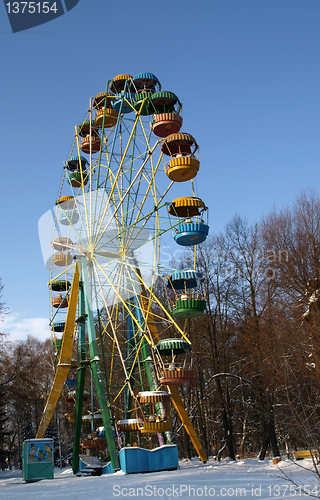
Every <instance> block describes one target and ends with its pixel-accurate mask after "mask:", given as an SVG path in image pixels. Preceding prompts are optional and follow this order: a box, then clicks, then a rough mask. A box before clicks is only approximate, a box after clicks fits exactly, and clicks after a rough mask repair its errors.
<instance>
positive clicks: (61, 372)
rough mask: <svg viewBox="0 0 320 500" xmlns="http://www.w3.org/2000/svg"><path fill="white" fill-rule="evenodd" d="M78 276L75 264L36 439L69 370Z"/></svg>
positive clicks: (44, 430) (48, 422)
mask: <svg viewBox="0 0 320 500" xmlns="http://www.w3.org/2000/svg"><path fill="white" fill-rule="evenodd" d="M79 276H80V268H79V264H78V263H76V266H75V271H74V275H73V280H72V286H71V292H70V297H69V304H68V313H67V319H66V324H65V327H64V332H63V338H62V345H61V351H60V357H59V362H58V365H57V370H56V374H55V377H54V381H53V384H52V387H51V391H50V394H49V397H48V400H47V404H46V406H45V409H44V410H43V414H42V418H41V422H40V425H39V428H38V432H37V436H36V437H37V438H44V437H45V434H46V432H47V429H48V426H49V424H50V421H51V419H52V415H53V412H54V410H55V408H56V405H57V402H58V400H59V397H60V394H61V391H62V388H63V386H64V384H65V382H66V380H67V376H68V373H69V370H70V366H71V356H72V348H73V339H74V325H75V319H76V311H77V303H78V292H79Z"/></svg>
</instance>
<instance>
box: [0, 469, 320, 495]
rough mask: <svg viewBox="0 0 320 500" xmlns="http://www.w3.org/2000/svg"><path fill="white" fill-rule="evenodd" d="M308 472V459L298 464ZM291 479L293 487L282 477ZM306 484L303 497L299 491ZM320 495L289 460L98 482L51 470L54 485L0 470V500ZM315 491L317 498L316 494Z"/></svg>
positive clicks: (116, 476) (313, 481)
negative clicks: (53, 475) (31, 481)
mask: <svg viewBox="0 0 320 500" xmlns="http://www.w3.org/2000/svg"><path fill="white" fill-rule="evenodd" d="M299 465H301V466H302V467H309V468H312V463H311V460H306V459H305V460H302V461H299ZM281 471H283V472H284V473H285V474H286V475H288V476H290V477H291V478H292V479H293V480H294V481H295V482H296V484H297V485H298V487H296V486H294V485H293V484H292V483H290V482H289V481H287V480H286V479H285V476H284V475H283V473H282V472H281ZM301 485H304V488H305V491H306V492H307V495H306V494H305V493H304V492H303V488H302V486H301ZM308 492H310V493H312V494H316V495H315V496H318V495H319V496H320V484H319V483H318V481H317V478H316V476H315V475H314V474H312V473H311V472H309V471H307V470H305V469H304V468H301V467H298V466H297V465H296V464H295V463H293V462H292V461H289V460H283V461H282V462H281V463H280V464H279V465H278V466H276V465H273V463H272V460H266V461H264V462H259V461H258V460H241V461H237V462H232V461H231V462H220V463H218V462H213V461H212V459H210V460H209V462H207V464H202V463H201V462H198V460H193V461H181V462H180V469H179V470H176V471H168V472H157V473H150V474H134V475H132V474H131V475H125V474H124V473H123V472H118V473H116V474H111V475H104V476H100V477H76V476H74V475H73V474H72V471H71V469H69V468H68V469H63V470H60V469H55V478H54V479H53V480H43V481H39V482H37V483H29V484H26V483H24V482H23V481H22V479H21V471H0V499H1V500H18V499H19V500H40V499H45V500H60V499H66V500H108V499H116V498H127V497H131V498H132V497H147V498H164V499H171V498H182V499H189V498H198V497H207V498H210V497H211V498H213V497H220V498H238V497H246V498H250V499H253V498H255V499H258V498H259V499H261V500H263V499H270V498H273V499H275V498H282V499H292V498H294V497H296V498H307V497H310V498H313V496H311V495H310V494H308ZM318 492H319V493H318Z"/></svg>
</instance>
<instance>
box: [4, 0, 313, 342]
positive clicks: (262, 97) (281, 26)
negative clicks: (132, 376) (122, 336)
mask: <svg viewBox="0 0 320 500" xmlns="http://www.w3.org/2000/svg"><path fill="white" fill-rule="evenodd" d="M319 26H320V0H211V1H207V0H199V1H195V2H191V1H190V0H185V1H182V0H174V1H171V0H170V1H169V0H161V1H158V2H155V1H150V0H148V1H145V0H140V1H139V0H138V1H136V2H132V1H129V0H124V1H122V2H120V3H119V2H114V1H113V2H111V1H109V0H80V2H79V4H78V5H77V6H76V7H75V8H74V9H73V10H71V11H70V12H69V13H68V14H66V15H64V16H62V17H60V18H59V19H57V20H54V21H52V22H50V23H47V24H45V25H43V26H40V27H37V28H33V29H31V30H28V31H24V32H21V33H16V34H12V33H11V29H10V25H9V21H8V19H7V16H6V11H5V7H4V5H3V3H1V4H0V43H1V51H0V53H1V55H0V61H1V66H0V67H1V83H0V92H1V115H2V119H1V125H0V127H1V133H0V144H1V152H0V162H1V196H0V207H1V222H0V227H1V247H0V255H1V264H0V276H1V278H2V280H3V283H4V285H5V288H4V293H3V299H4V300H5V302H6V304H7V306H8V307H9V308H10V310H11V315H10V316H9V317H8V323H7V324H6V325H5V328H6V329H7V331H12V332H14V334H12V337H11V338H12V339H14V338H18V337H20V338H23V337H24V336H25V334H26V333H30V332H32V331H33V332H34V333H36V334H38V335H40V336H41V335H42V334H43V335H45V332H44V331H43V325H45V324H47V322H48V317H49V314H50V309H49V296H48V293H47V281H48V273H47V270H46V269H45V267H44V264H43V260H42V256H41V251H40V245H39V240H38V234H37V222H38V219H39V218H40V216H41V215H42V214H43V213H44V212H45V211H46V210H48V209H49V208H51V207H52V206H53V204H54V201H55V199H56V198H57V196H58V190H59V186H60V181H61V176H62V166H63V161H64V160H65V159H66V158H67V156H68V154H69V151H70V147H71V144H72V140H73V134H74V126H75V125H76V124H78V123H80V122H81V121H82V119H83V118H84V116H85V115H86V111H87V108H88V104H89V98H90V96H93V95H96V94H97V93H98V92H100V91H102V90H104V89H105V84H106V81H107V80H108V79H112V78H113V77H114V76H116V75H118V74H121V73H128V74H132V75H135V74H137V73H140V72H152V73H154V74H156V75H157V76H158V78H159V80H160V81H161V83H162V87H163V89H165V90H171V91H173V92H175V93H176V94H177V95H178V96H179V98H180V100H181V101H182V103H183V105H184V111H183V116H184V127H183V130H184V131H186V132H189V133H191V134H192V135H193V136H194V137H195V138H196V139H197V142H198V143H199V146H200V160H201V168H200V172H199V174H198V176H197V186H198V194H199V196H201V198H202V199H203V200H204V201H205V202H206V203H207V205H208V206H209V209H210V232H211V234H213V233H216V232H219V231H221V230H223V228H224V226H225V224H226V223H227V222H228V221H229V220H230V219H231V218H232V216H233V215H234V214H235V213H239V214H241V215H243V216H244V217H247V218H248V219H249V221H250V222H252V223H253V222H255V221H258V220H259V219H260V218H261V217H262V216H263V215H264V214H266V213H267V212H268V211H269V210H270V209H271V208H272V207H273V205H274V204H275V205H276V206H278V207H282V206H283V205H287V204H290V203H291V202H292V200H293V199H294V198H295V197H296V196H297V195H298V194H299V193H300V191H301V190H302V189H304V188H308V187H309V186H312V187H315V189H316V190H318V183H319V176H320V170H319V162H320V141H319V121H320V113H319V111H320V110H319V107H320V93H319V89H320V65H319V61H320V31H319ZM19 332H20V333H19Z"/></svg>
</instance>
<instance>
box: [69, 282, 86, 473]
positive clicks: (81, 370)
mask: <svg viewBox="0 0 320 500" xmlns="http://www.w3.org/2000/svg"><path fill="white" fill-rule="evenodd" d="M85 321H86V314H85V303H84V291H83V284H82V283H80V286H79V318H78V320H77V322H78V323H79V331H78V362H79V366H78V376H77V397H76V415H75V421H74V437H73V456H72V470H73V473H74V474H76V473H77V472H78V470H79V452H80V433H81V423H82V407H83V392H84V382H85V375H86V364H85V360H86V344H85V341H86V323H85Z"/></svg>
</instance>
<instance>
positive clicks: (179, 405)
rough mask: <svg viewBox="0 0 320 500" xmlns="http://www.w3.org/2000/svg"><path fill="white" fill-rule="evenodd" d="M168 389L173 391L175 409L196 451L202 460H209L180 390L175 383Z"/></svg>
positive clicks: (172, 398) (172, 397)
mask: <svg viewBox="0 0 320 500" xmlns="http://www.w3.org/2000/svg"><path fill="white" fill-rule="evenodd" d="M167 389H168V392H170V391H171V400H172V402H173V404H174V407H175V409H176V410H177V412H178V415H179V417H180V419H181V422H182V423H183V425H184V428H185V430H186V432H187V434H188V436H189V438H190V439H191V442H192V444H193V446H194V447H195V450H196V452H197V453H198V455H199V458H200V460H202V462H207V460H208V457H207V454H206V452H205V451H204V449H203V448H202V446H201V443H200V440H199V438H198V436H197V434H196V431H195V430H194V428H193V425H192V423H191V420H190V418H189V415H188V412H187V410H186V409H185V407H184V404H183V401H182V399H181V397H180V394H179V392H178V388H177V387H176V386H175V385H170V386H167Z"/></svg>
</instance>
